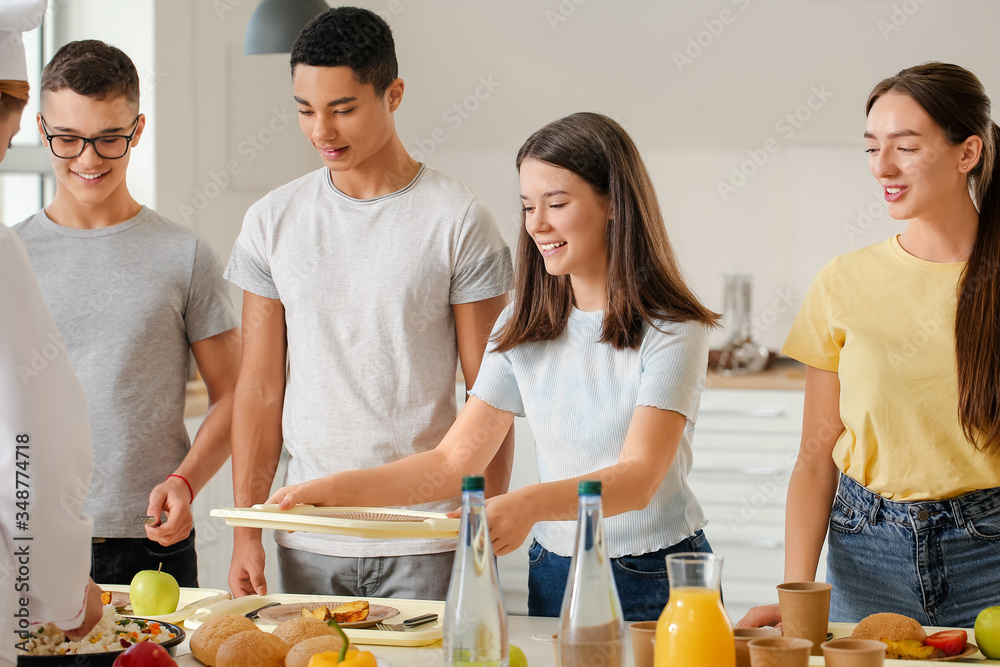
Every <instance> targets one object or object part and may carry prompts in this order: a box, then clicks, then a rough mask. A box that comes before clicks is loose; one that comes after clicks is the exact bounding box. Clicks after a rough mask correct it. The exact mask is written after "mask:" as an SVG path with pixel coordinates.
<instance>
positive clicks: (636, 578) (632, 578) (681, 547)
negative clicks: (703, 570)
mask: <svg viewBox="0 0 1000 667" xmlns="http://www.w3.org/2000/svg"><path fill="white" fill-rule="evenodd" d="M692 551H695V552H702V553H712V547H711V546H709V544H708V538H707V537H705V534H704V533H703V532H702V531H700V530H699V531H698V532H696V533H695V534H694V535H692V536H691V537H688V538H685V539H683V540H681V541H680V542H678V543H677V544H675V545H673V546H670V547H667V548H666V549H660V550H659V551H652V552H650V553H648V554H642V555H641V556H622V557H621V558H612V559H611V572H612V573H614V576H615V586H616V587H617V588H618V597H619V598H621V601H622V612H623V613H624V615H625V620H626V621H655V620H656V619H658V618H659V617H660V613H661V612H662V611H663V608H664V607H666V606H667V600H668V599H669V598H670V583H669V581H668V580H667V555H668V554H675V553H686V552H692ZM571 560H572V559H571V558H568V557H566V556H557V555H556V554H554V553H552V552H551V551H548V550H546V549H545V547H543V546H542V545H541V544H539V543H538V542H537V541H535V540H532V542H531V547H530V548H529V549H528V614H529V615H531V616H559V611H560V610H561V608H562V601H563V594H564V593H565V592H566V581H567V580H568V579H569V565H570V561H571Z"/></svg>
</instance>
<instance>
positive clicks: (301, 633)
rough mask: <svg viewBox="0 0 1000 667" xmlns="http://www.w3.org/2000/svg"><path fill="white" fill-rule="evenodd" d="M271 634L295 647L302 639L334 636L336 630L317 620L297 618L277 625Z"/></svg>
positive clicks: (308, 617)
mask: <svg viewBox="0 0 1000 667" xmlns="http://www.w3.org/2000/svg"><path fill="white" fill-rule="evenodd" d="M271 634H273V635H274V636H275V637H279V638H281V639H282V640H284V641H285V643H286V644H288V645H289V646H295V645H296V644H298V643H299V642H300V641H302V640H304V639H309V638H311V637H322V636H324V635H332V634H336V630H334V629H333V628H331V627H330V626H329V625H327V624H326V623H325V622H323V621H321V620H319V619H318V618H312V617H311V616H297V617H295V618H290V619H288V620H287V621H282V622H281V623H278V627H276V628H275V629H274V630H273V631H272V632H271Z"/></svg>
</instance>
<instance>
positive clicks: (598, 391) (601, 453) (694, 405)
mask: <svg viewBox="0 0 1000 667" xmlns="http://www.w3.org/2000/svg"><path fill="white" fill-rule="evenodd" d="M511 309H512V306H508V307H507V309H506V310H504V312H503V313H502V314H501V315H500V317H499V318H497V323H496V326H495V327H494V333H496V331H497V330H499V328H500V327H501V326H502V325H503V323H504V322H505V321H506V320H507V318H508V317H509V315H510V312H511ZM603 320H604V312H603V311H596V312H586V311H582V310H577V309H576V308H573V310H572V311H571V312H570V316H569V321H568V322H567V323H566V329H565V330H564V331H563V333H562V334H561V335H560V336H559V337H558V338H556V339H554V340H550V341H544V342H535V343H524V344H522V345H518V346H517V347H516V348H514V349H513V350H509V351H507V352H495V351H494V350H493V349H492V347H493V346H492V344H491V345H490V346H489V347H488V348H487V351H486V356H485V357H484V358H483V364H482V366H481V367H480V369H479V375H478V376H477V377H476V385H475V386H474V387H473V388H472V391H471V392H469V393H470V394H471V395H473V396H476V397H477V398H479V399H481V400H483V401H486V402H487V403H489V404H490V405H492V406H493V407H496V408H499V409H501V410H506V411H508V412H513V413H514V414H516V415H519V416H523V417H526V418H527V420H528V424H530V426H531V432H532V434H533V435H534V436H535V450H536V456H537V459H538V478H539V481H541V482H551V481H555V480H563V479H569V478H572V477H578V476H581V475H586V474H587V473H590V472H593V471H595V470H600V469H601V468H606V467H608V466H612V465H614V464H615V463H617V462H618V458H619V457H620V456H621V452H622V447H623V445H624V444H625V435H626V434H627V433H628V428H629V424H630V423H631V421H632V415H633V413H634V412H635V409H636V408H637V407H638V406H651V407H654V408H659V409H661V410H672V411H674V412H679V413H680V414H682V415H684V416H685V417H687V427H686V428H685V429H684V434H683V435H682V436H681V442H680V446H679V447H678V448H677V454H676V456H675V457H674V460H673V462H672V463H671V465H670V469H669V470H668V471H667V474H666V477H664V478H663V481H662V482H661V483H660V487H659V488H658V489H657V490H656V494H655V495H654V496H653V499H652V500H651V501H650V503H649V505H647V506H646V508H645V509H642V510H636V511H632V512H625V513H623V514H617V515H615V516H611V517H605V518H604V537H605V539H606V541H607V550H608V556H609V557H610V558H619V557H621V556H627V555H633V556H640V555H642V554H645V553H649V552H651V551H657V550H659V549H663V548H664V547H668V546H672V545H674V544H676V543H678V542H680V541H681V540H682V539H684V538H685V537H689V536H690V535H693V534H694V533H695V532H696V531H697V530H699V529H700V528H702V527H704V525H705V516H704V514H703V513H702V510H701V506H700V505H699V504H698V500H697V499H696V498H695V497H694V493H692V491H691V489H690V487H688V484H687V474H688V472H690V470H691V438H692V435H693V434H694V423H695V421H696V420H697V417H698V403H699V401H700V399H701V392H702V389H704V387H705V375H706V371H707V368H708V329H707V328H706V327H705V326H703V325H701V324H698V323H695V322H684V323H676V322H660V321H658V322H657V323H656V328H654V327H651V326H649V324H645V325H643V337H642V343H641V345H640V346H639V349H638V350H616V349H614V347H612V346H611V345H610V344H608V343H602V342H600V338H601V326H602V322H603ZM665 444H666V443H664V445H665ZM532 536H533V537H534V538H535V539H536V540H538V542H539V544H541V545H542V546H543V547H545V548H546V549H548V550H549V551H551V552H553V553H555V554H558V555H560V556H572V555H573V547H574V541H575V539H576V522H575V521H542V522H539V523H537V524H535V527H534V529H533V530H532Z"/></svg>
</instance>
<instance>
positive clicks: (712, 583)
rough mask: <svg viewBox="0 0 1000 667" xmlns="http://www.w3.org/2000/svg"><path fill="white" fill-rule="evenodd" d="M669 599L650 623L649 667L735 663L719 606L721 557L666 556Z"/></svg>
mask: <svg viewBox="0 0 1000 667" xmlns="http://www.w3.org/2000/svg"><path fill="white" fill-rule="evenodd" d="M667 576H668V577H669V578H670V601H669V602H668V603H667V606H666V607H664V609H663V613H662V614H661V615H660V620H659V621H658V622H657V624H656V650H655V654H654V655H655V658H654V662H653V665H654V667H673V666H675V665H684V667H736V647H735V646H734V644H733V625H732V623H730V622H729V616H728V615H726V610H725V609H723V608H722V599H721V597H720V595H719V584H720V582H721V580H722V556H716V555H715V554H700V553H684V554H672V555H670V556H667Z"/></svg>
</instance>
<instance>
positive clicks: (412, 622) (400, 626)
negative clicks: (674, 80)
mask: <svg viewBox="0 0 1000 667" xmlns="http://www.w3.org/2000/svg"><path fill="white" fill-rule="evenodd" d="M437 619H438V615H437V614H424V615H423V616H414V617H413V618H408V619H406V620H405V621H403V622H402V623H376V624H375V627H376V628H378V629H379V630H394V631H396V632H402V631H403V630H409V629H411V628H415V627H417V626H418V625H424V624H425V623H433V622H434V621H436V620H437Z"/></svg>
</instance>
